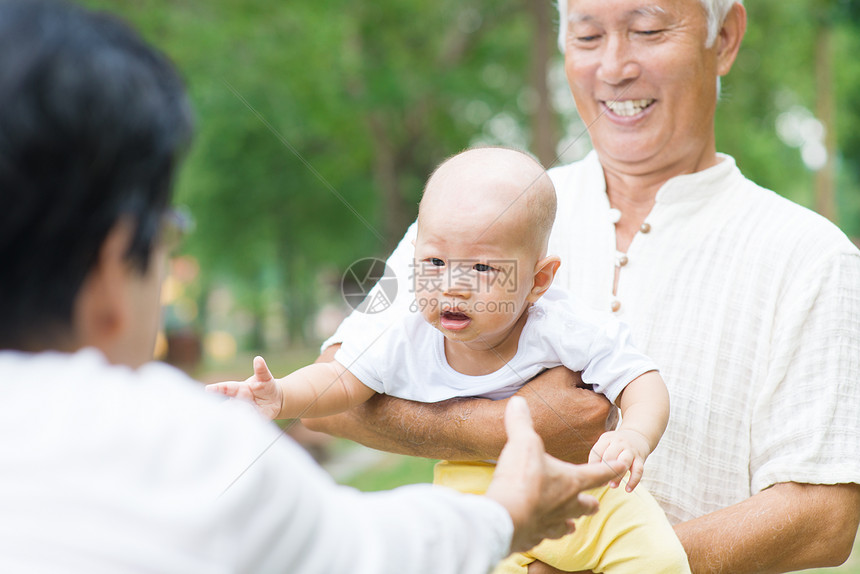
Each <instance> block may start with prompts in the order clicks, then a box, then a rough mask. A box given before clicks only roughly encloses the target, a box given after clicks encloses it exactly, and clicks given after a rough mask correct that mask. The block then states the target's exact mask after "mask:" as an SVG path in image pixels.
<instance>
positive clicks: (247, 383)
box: [206, 357, 282, 419]
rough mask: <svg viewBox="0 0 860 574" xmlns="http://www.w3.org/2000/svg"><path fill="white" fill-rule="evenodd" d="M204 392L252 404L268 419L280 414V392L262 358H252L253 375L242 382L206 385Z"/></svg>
mask: <svg viewBox="0 0 860 574" xmlns="http://www.w3.org/2000/svg"><path fill="white" fill-rule="evenodd" d="M206 390H207V391H211V392H213V393H221V394H222V395H227V396H228V397H234V398H237V399H243V400H246V401H250V402H252V403H254V405H255V406H256V407H257V410H258V411H260V413H261V414H262V415H263V416H265V417H267V418H270V419H274V418H277V416H278V414H280V412H281V400H282V392H281V386H280V385H279V384H278V381H276V380H275V378H274V377H273V376H272V373H271V372H270V371H269V367H268V366H266V361H265V359H263V357H254V374H253V375H252V376H250V377H248V378H247V379H245V380H244V381H229V382H225V383H215V384H212V385H206Z"/></svg>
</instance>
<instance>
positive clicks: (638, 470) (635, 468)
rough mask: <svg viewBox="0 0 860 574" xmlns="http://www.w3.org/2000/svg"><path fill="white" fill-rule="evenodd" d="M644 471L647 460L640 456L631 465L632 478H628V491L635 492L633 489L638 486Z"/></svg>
mask: <svg viewBox="0 0 860 574" xmlns="http://www.w3.org/2000/svg"><path fill="white" fill-rule="evenodd" d="M644 473H645V462H644V461H643V460H642V459H640V458H637V459H635V460H634V461H633V464H632V465H630V478H629V479H627V489H626V490H627V492H633V489H634V488H636V485H637V484H639V481H640V480H641V479H642V475H643V474H644Z"/></svg>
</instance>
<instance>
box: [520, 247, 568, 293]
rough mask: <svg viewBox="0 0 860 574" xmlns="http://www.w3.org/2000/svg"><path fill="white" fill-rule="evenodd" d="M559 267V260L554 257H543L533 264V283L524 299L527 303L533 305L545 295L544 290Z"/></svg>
mask: <svg viewBox="0 0 860 574" xmlns="http://www.w3.org/2000/svg"><path fill="white" fill-rule="evenodd" d="M560 265H561V259H559V258H558V257H557V256H555V255H550V256H548V257H544V258H543V259H541V260H540V261H538V262H537V263H536V264H535V274H534V282H533V284H532V288H531V291H530V292H529V295H528V297H526V300H527V301H528V302H529V303H534V302H535V301H537V300H538V299H540V298H541V296H542V295H543V294H544V293H546V290H547V289H549V286H550V285H552V280H553V279H554V278H555V272H556V271H558V268H559V266H560Z"/></svg>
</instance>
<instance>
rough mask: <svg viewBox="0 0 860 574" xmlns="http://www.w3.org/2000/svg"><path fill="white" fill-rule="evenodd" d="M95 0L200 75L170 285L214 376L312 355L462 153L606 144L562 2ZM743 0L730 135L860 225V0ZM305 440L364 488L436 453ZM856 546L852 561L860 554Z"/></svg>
mask: <svg viewBox="0 0 860 574" xmlns="http://www.w3.org/2000/svg"><path fill="white" fill-rule="evenodd" d="M82 4H84V5H87V6H90V7H94V8H99V9H104V10H108V11H110V12H113V13H115V14H117V15H119V16H121V17H123V18H124V19H126V20H128V21H129V22H131V23H132V24H133V25H134V26H135V27H137V28H138V29H139V30H141V32H142V33H143V34H144V36H146V37H147V38H148V39H149V40H150V41H152V42H153V43H154V44H156V45H157V46H159V47H160V48H161V49H162V50H164V51H165V52H167V54H169V55H170V57H171V58H172V59H173V60H174V61H175V62H176V64H177V66H178V68H179V69H180V71H181V73H182V75H183V76H184V77H185V79H186V81H187V84H188V87H189V90H190V94H191V98H192V101H193V104H194V108H195V110H196V115H197V126H198V127H197V136H196V140H195V143H194V146H193V148H192V149H191V151H190V153H189V155H188V158H187V161H186V163H185V166H184V168H183V170H182V172H181V176H180V179H179V182H178V188H177V203H178V204H181V205H184V206H187V208H188V209H189V211H190V212H191V214H192V215H193V216H194V218H195V220H196V227H195V229H194V231H193V233H192V234H191V235H190V237H189V238H188V240H187V241H186V243H185V244H184V247H183V249H182V251H181V252H180V253H179V254H177V257H176V258H175V259H174V260H173V264H172V273H171V276H170V277H169V279H168V282H167V283H166V285H165V289H164V303H165V305H166V308H167V313H166V317H165V328H164V336H163V337H162V338H161V340H160V342H159V353H160V356H161V357H163V358H165V359H166V360H168V361H169V362H172V363H174V364H177V365H178V366H180V367H182V368H184V369H186V370H187V371H189V372H190V373H191V374H193V375H195V376H197V377H198V378H201V379H203V380H218V379H224V378H245V377H246V376H248V375H249V374H250V372H251V358H252V357H253V355H254V354H257V353H261V354H264V355H265V356H266V357H267V359H268V360H269V362H270V364H271V366H272V368H273V371H274V372H275V374H276V376H278V375H282V374H284V373H285V372H287V371H288V370H292V369H294V368H297V367H299V366H302V365H303V364H306V363H308V362H310V361H312V360H313V359H314V358H315V357H316V355H317V350H318V345H319V343H320V341H321V340H323V339H324V338H325V337H327V336H328V335H329V334H331V332H333V330H334V328H335V327H336V326H337V324H338V322H339V321H340V319H341V318H342V317H343V316H345V314H346V313H347V312H348V311H349V307H348V306H347V305H346V304H345V303H344V301H343V298H342V296H341V287H340V284H341V278H342V276H343V273H344V271H345V270H346V269H347V268H348V266H349V265H350V264H351V263H352V262H354V261H356V260H359V259H362V258H365V257H371V256H378V257H382V258H384V257H385V256H386V255H387V253H388V252H389V251H390V250H391V249H392V247H393V245H394V244H395V243H396V241H397V240H398V239H399V238H400V236H401V235H402V234H403V232H404V230H405V229H406V227H407V225H408V224H409V223H410V222H411V221H412V220H413V219H414V218H415V215H416V209H417V201H418V198H419V195H420V192H421V188H422V184H423V182H424V180H425V179H426V177H427V176H428V175H429V173H430V172H431V170H432V169H433V167H434V166H435V165H436V164H437V163H438V162H439V161H441V160H442V159H443V158H444V157H446V156H448V155H450V154H452V153H455V152H457V151H459V150H461V149H463V148H464V147H466V146H468V145H472V144H479V143H486V144H504V145H511V146H517V147H522V148H527V149H529V150H531V151H532V152H533V153H535V154H536V155H537V156H538V157H539V158H540V160H541V161H542V162H543V163H544V165H545V166H546V167H551V166H553V165H557V164H559V163H567V162H569V161H572V160H575V159H579V158H580V157H582V156H584V155H585V154H586V153H587V152H588V151H589V149H590V142H589V140H588V137H587V135H586V134H585V129H584V126H583V125H582V122H581V121H580V120H579V118H578V116H577V114H576V110H575V108H574V106H573V99H572V97H571V96H570V94H569V91H568V88H567V85H566V80H565V77H564V71H563V67H562V57H561V54H560V53H559V52H558V49H557V47H556V35H557V29H558V14H557V12H556V9H555V5H554V3H553V2H551V1H550V0H372V1H371V0H358V1H356V0H352V1H346V0H287V1H286V2H271V1H270V0H243V1H241V2H237V1H236V0H206V1H204V0H83V1H82ZM746 7H747V11H748V14H749V29H748V31H747V35H746V38H745V40H744V44H743V46H742V48H741V52H740V55H739V57H738V60H737V62H736V64H735V66H734V69H733V70H732V72H731V74H730V75H729V76H728V77H726V78H725V79H724V81H723V91H722V94H723V95H722V101H721V103H720V105H719V108H718V112H717V125H716V130H717V148H718V149H719V150H720V151H722V152H725V153H728V154H731V155H733V156H734V157H735V158H736V160H737V163H738V165H739V167H740V168H741V170H742V171H743V172H744V174H745V175H746V176H748V177H749V178H751V179H752V180H754V181H756V182H757V183H759V184H761V185H763V186H765V187H768V188H771V189H773V190H775V191H777V192H778V193H780V194H782V195H784V196H786V197H788V198H790V199H792V200H794V201H796V202H798V203H801V204H803V205H806V206H808V207H810V208H813V209H815V210H817V211H819V212H820V213H822V214H823V215H825V216H826V217H828V218H830V219H831V220H833V221H834V222H836V223H837V224H838V225H839V226H840V227H841V228H842V229H843V230H844V231H845V232H846V233H847V234H848V235H849V236H851V237H854V238H857V237H860V58H858V57H857V54H860V0H791V2H786V1H785V0H748V1H747V2H746ZM308 444H309V446H310V447H311V448H312V449H314V450H316V451H317V454H318V456H320V457H321V458H322V459H324V460H326V461H327V464H329V465H330V468H331V470H332V472H333V473H334V474H335V475H336V476H337V477H338V478H340V479H341V480H343V481H345V482H352V483H354V484H357V485H358V486H360V487H362V488H368V489H374V488H384V487H388V486H391V485H392V484H398V483H401V482H409V481H416V480H425V481H426V480H429V479H430V470H429V469H430V466H431V465H432V462H428V461H411V460H404V459H401V458H398V457H386V456H383V455H381V454H379V453H374V452H365V451H364V450H356V449H353V448H352V447H350V446H348V445H344V444H340V443H336V444H334V445H333V446H332V445H328V444H327V443H326V442H325V441H323V440H321V439H320V440H317V439H308ZM344 460H345V461H346V462H343V461H344ZM338 465H340V466H338ZM858 554H860V552H857V551H855V556H854V558H852V562H853V564H854V565H853V566H850V565H849V566H846V567H843V568H842V569H840V570H838V571H843V572H860V558H858Z"/></svg>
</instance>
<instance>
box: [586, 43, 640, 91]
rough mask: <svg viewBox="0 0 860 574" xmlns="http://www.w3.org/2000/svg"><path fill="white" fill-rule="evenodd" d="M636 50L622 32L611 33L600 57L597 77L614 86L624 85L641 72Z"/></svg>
mask: <svg viewBox="0 0 860 574" xmlns="http://www.w3.org/2000/svg"><path fill="white" fill-rule="evenodd" d="M641 71H642V70H641V68H640V65H639V61H638V58H637V54H636V50H635V49H634V48H633V46H632V45H631V43H630V40H629V39H628V38H626V37H624V36H623V35H621V34H610V35H609V36H608V37H607V38H606V44H605V45H604V47H603V51H602V53H601V57H600V66H599V67H598V69H597V79H598V80H600V81H601V82H605V83H607V84H610V85H613V86H624V85H626V84H628V83H630V82H632V81H633V80H635V79H636V78H638V77H639V74H640V73H641Z"/></svg>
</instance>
